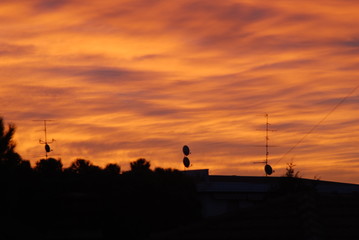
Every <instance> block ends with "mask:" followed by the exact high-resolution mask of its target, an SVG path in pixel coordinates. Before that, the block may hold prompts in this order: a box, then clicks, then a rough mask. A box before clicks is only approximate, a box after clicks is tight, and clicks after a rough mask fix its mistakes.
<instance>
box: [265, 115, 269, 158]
mask: <svg viewBox="0 0 359 240" xmlns="http://www.w3.org/2000/svg"><path fill="white" fill-rule="evenodd" d="M265 116H266V119H267V122H266V164H268V156H269V150H268V141H269V137H268V131H269V123H268V113H266V115H265Z"/></svg>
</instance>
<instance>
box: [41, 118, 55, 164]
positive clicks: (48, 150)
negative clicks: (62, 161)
mask: <svg viewBox="0 0 359 240" xmlns="http://www.w3.org/2000/svg"><path fill="white" fill-rule="evenodd" d="M42 121H44V132H45V141H42V140H41V139H39V143H41V144H45V158H46V159H47V153H49V152H50V151H51V148H50V145H49V144H50V143H53V142H54V141H55V139H52V140H51V142H48V141H47V129H46V121H51V120H46V119H45V120H42Z"/></svg>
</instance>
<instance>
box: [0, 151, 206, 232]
mask: <svg viewBox="0 0 359 240" xmlns="http://www.w3.org/2000/svg"><path fill="white" fill-rule="evenodd" d="M0 169H1V172H2V175H1V183H2V186H1V195H2V196H3V198H2V203H1V206H2V208H3V210H5V212H4V211H3V212H4V214H3V216H2V226H3V227H4V229H3V230H4V233H6V235H7V236H9V237H11V236H21V237H26V236H27V235H32V236H35V237H37V238H42V237H47V236H62V235H63V234H64V233H68V234H69V235H74V236H75V235H76V234H80V235H81V234H86V232H88V234H95V235H96V234H97V235H98V236H99V238H106V239H110V238H111V239H112V238H114V239H121V238H122V237H123V238H124V239H129V238H132V237H133V238H137V237H141V238H145V237H146V236H148V235H149V234H150V233H152V232H156V231H163V230H166V229H170V228H173V227H176V226H180V225H186V224H189V223H191V222H192V221H194V220H197V219H199V218H200V207H199V202H198V200H197V198H196V192H195V185H194V182H192V180H191V179H189V178H187V177H186V176H184V175H183V174H182V172H180V171H178V170H174V169H163V168H156V169H154V170H151V169H150V162H148V161H146V160H145V159H138V160H137V161H134V162H131V170H130V171H127V172H122V173H120V167H119V166H118V165H116V164H109V165H107V167H105V168H103V169H101V168H100V167H97V166H94V165H92V164H91V162H89V161H86V160H84V159H77V160H76V161H75V162H73V163H72V164H71V166H70V167H69V168H65V169H63V168H62V163H61V160H56V159H53V158H49V159H42V160H40V161H39V162H37V163H36V166H35V167H34V168H30V167H29V166H28V168H27V169H25V168H24V167H23V166H22V165H19V167H18V168H17V169H13V171H11V172H9V171H5V170H4V168H2V167H1V168H0ZM0 234H1V233H0ZM65 235H66V234H65Z"/></svg>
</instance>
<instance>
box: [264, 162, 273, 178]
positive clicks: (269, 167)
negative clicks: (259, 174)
mask: <svg viewBox="0 0 359 240" xmlns="http://www.w3.org/2000/svg"><path fill="white" fill-rule="evenodd" d="M264 171H265V172H266V174H267V175H271V174H272V173H273V169H272V167H271V165H269V164H266V165H265V166H264Z"/></svg>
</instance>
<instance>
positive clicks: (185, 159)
mask: <svg viewBox="0 0 359 240" xmlns="http://www.w3.org/2000/svg"><path fill="white" fill-rule="evenodd" d="M190 164H191V162H190V161H189V158H188V157H184V158H183V165H184V166H185V167H186V168H188V167H189V166H190Z"/></svg>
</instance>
